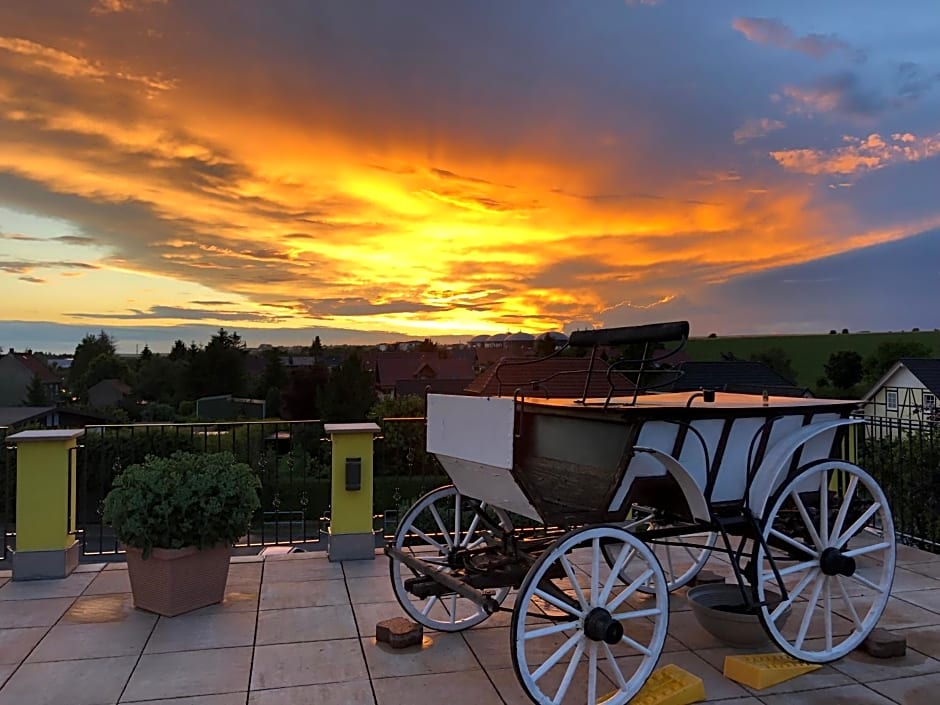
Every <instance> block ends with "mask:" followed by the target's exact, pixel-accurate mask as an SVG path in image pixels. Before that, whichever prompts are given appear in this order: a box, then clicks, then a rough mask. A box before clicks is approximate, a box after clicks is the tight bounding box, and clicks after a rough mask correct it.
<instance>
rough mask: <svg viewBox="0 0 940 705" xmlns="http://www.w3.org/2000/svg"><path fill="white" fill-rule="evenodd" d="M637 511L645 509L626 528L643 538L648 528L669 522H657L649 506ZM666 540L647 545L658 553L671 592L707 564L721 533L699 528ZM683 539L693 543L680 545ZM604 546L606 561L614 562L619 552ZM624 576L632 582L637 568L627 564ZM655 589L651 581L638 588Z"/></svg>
mask: <svg viewBox="0 0 940 705" xmlns="http://www.w3.org/2000/svg"><path fill="white" fill-rule="evenodd" d="M635 511H637V512H638V513H639V512H644V513H645V514H641V515H639V516H636V517H634V518H632V519H628V520H627V523H626V525H625V526H624V528H625V529H628V530H631V531H633V532H634V533H636V534H638V535H639V536H640V537H641V538H642V535H643V533H642V532H643V531H644V530H646V529H661V528H663V527H664V526H667V525H666V524H659V523H657V522H656V521H655V515H654V514H652V513H648V512H647V510H644V509H641V508H635ZM663 541H667V542H669V543H652V542H651V543H648V544H646V545H647V546H649V547H650V548H651V549H652V551H653V553H654V554H656V558H657V559H658V560H659V565H660V567H661V568H662V569H663V574H664V575H665V576H666V588H667V589H668V590H669V592H672V591H673V590H678V589H679V588H681V587H683V586H684V585H688V583H689V582H690V581H691V580H692V579H693V578H695V576H696V575H698V574H699V572H700V571H701V570H702V568H704V567H705V564H706V563H707V562H708V558H709V556H711V554H712V548H714V546H715V543H716V542H717V541H718V533H717V532H715V531H700V532H696V533H694V534H690V535H683V536H674V537H668V538H664V539H663ZM682 541H689V542H690V543H692V544H694V546H681V545H678V544H679V543H681V542H682ZM603 550H604V559H605V560H606V561H607V565H608V566H610V565H613V563H614V560H615V558H616V556H613V555H611V550H610V549H609V548H604V549H603ZM621 576H622V579H623V581H624V582H626V583H627V584H629V583H631V582H633V580H634V578H636V576H637V571H636V569H635V568H627V569H624V570H623V571H621ZM654 589H655V588H654V587H653V585H652V583H645V584H643V585H641V586H640V587H639V588H638V590H639V591H640V592H643V593H646V594H651V593H652V592H653V591H654Z"/></svg>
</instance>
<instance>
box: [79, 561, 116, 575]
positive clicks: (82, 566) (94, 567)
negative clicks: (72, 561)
mask: <svg viewBox="0 0 940 705" xmlns="http://www.w3.org/2000/svg"><path fill="white" fill-rule="evenodd" d="M106 565H108V564H107V563H79V564H78V565H77V566H76V567H75V570H74V571H73V572H75V573H97V572H98V571H101V570H104V568H105V566H106Z"/></svg>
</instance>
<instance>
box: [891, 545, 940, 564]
mask: <svg viewBox="0 0 940 705" xmlns="http://www.w3.org/2000/svg"><path fill="white" fill-rule="evenodd" d="M896 552H897V556H896V558H895V563H896V564H897V565H903V566H907V565H911V564H917V565H922V564H924V563H933V562H935V561H940V554H933V553H927V552H926V551H921V550H920V549H919V548H914V547H913V546H904V545H902V544H897V548H896Z"/></svg>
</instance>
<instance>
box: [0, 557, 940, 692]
mask: <svg viewBox="0 0 940 705" xmlns="http://www.w3.org/2000/svg"><path fill="white" fill-rule="evenodd" d="M898 558H899V562H898V570H897V575H896V579H895V587H894V593H893V596H892V597H891V600H890V603H889V605H888V609H887V611H886V613H885V615H884V617H883V618H882V622H881V626H883V627H885V628H887V629H892V630H899V631H902V632H903V633H904V634H905V635H906V636H907V641H908V653H907V655H906V656H905V657H903V658H899V659H891V660H884V661H879V660H876V659H873V658H870V657H868V656H866V655H864V654H862V653H860V652H854V653H852V654H851V655H850V656H848V657H846V658H845V659H843V660H841V661H839V662H837V663H835V664H832V665H830V666H826V667H824V668H822V669H821V670H819V671H816V672H815V673H811V674H808V675H805V676H802V677H800V678H797V679H795V680H792V681H789V682H787V683H783V684H780V685H778V686H775V687H773V688H770V689H767V690H764V691H760V692H755V691H751V690H749V689H748V688H745V687H743V686H740V685H738V684H736V683H734V682H732V681H729V680H726V679H725V678H724V677H723V676H722V674H721V670H720V669H721V665H722V662H723V659H724V656H725V655H726V654H728V653H733V650H731V649H728V648H725V647H723V646H722V645H721V644H720V643H719V642H718V641H716V640H715V639H714V638H713V637H711V636H710V635H709V634H708V633H706V632H705V631H703V630H702V629H701V627H699V626H698V624H697V623H696V621H695V619H694V617H693V615H692V614H691V612H690V611H688V606H687V604H686V601H685V599H684V597H682V594H681V593H682V592H683V591H680V594H679V595H677V596H676V597H675V598H674V599H673V602H674V604H673V608H672V615H671V619H670V627H669V635H670V637H671V638H668V639H667V640H666V647H665V651H664V653H663V656H662V658H661V659H660V665H662V664H664V663H675V664H678V665H679V666H681V667H682V668H685V669H686V670H688V671H691V672H693V673H695V674H697V675H698V676H700V677H702V678H703V679H704V681H705V689H706V695H707V697H708V698H709V700H710V702H713V703H734V704H735V705H756V704H758V703H766V704H767V705H782V704H783V703H787V704H789V703H796V704H806V705H814V704H816V703H825V704H826V705H888V704H890V703H903V704H905V705H914V704H917V705H920V704H922V703H923V704H927V703H933V702H937V701H938V700H937V698H938V696H937V693H938V692H940V660H938V659H940V556H934V555H930V554H925V553H921V552H919V551H916V550H914V549H909V548H905V547H899V556H898ZM712 568H713V566H712V563H709V569H712ZM8 579H9V573H0V684H2V687H0V705H46V704H56V705H58V704H62V705H98V704H99V703H100V704H102V705H105V704H113V703H119V702H120V703H127V702H140V701H146V702H148V703H150V705H155V704H156V703H160V704H161V705H236V704H238V705H245V704H246V703H248V704H249V705H288V704H291V705H293V704H295V703H297V704H310V705H312V704H317V705H347V704H350V705H358V704H360V703H362V704H369V703H378V705H397V704H402V705H406V704H407V705H414V704H415V703H420V704H422V705H424V704H427V705H432V704H436V703H445V702H446V703H447V705H463V704H464V703H467V704H470V703H473V704H474V705H489V704H490V703H492V704H494V705H497V704H507V705H508V704H515V703H519V704H523V703H529V702H530V701H529V700H528V698H527V697H526V696H525V695H524V693H523V692H522V690H521V688H520V687H519V685H518V684H517V682H516V677H515V674H514V672H513V670H512V661H511V658H510V653H509V649H510V647H509V633H508V623H509V615H508V614H499V615H496V616H494V617H493V618H491V619H490V620H489V621H487V622H485V623H484V624H482V625H479V626H477V627H475V628H473V629H470V630H469V631H466V632H463V633H459V634H441V633H434V632H429V633H426V637H429V638H426V640H425V646H424V647H423V648H419V647H414V648H413V649H411V650H407V651H403V652H390V651H388V650H386V649H385V648H384V647H381V646H377V645H376V643H375V640H374V637H373V634H374V627H375V623H376V622H377V621H379V620H382V619H385V618H388V617H393V616H397V615H399V614H400V613H401V612H400V608H399V607H398V605H397V603H395V601H394V597H393V595H392V591H391V585H390V583H389V578H388V564H387V561H386V559H385V558H384V557H381V556H377V558H376V560H375V561H360V562H352V563H344V564H335V563H330V562H329V561H327V560H326V557H325V556H324V555H323V554H318V553H304V554H292V555H290V556H281V557H269V558H268V559H267V560H264V561H261V560H260V559H257V558H242V559H235V561H234V562H233V565H232V567H231V572H230V575H229V584H228V593H227V596H226V599H225V602H224V603H223V604H222V605H219V606H214V607H209V608H206V609H202V610H198V611H196V612H192V613H190V614H188V615H183V616H180V617H176V618H173V619H167V618H162V617H160V618H158V617H156V616H155V615H151V614H147V613H144V612H141V611H137V610H135V609H134V608H133V604H132V601H131V596H130V594H129V589H130V588H129V584H128V581H127V571H126V569H125V565H124V564H123V563H113V564H107V565H103V564H97V565H83V566H81V567H80V568H79V572H76V573H75V574H73V575H71V576H70V577H68V578H66V579H64V580H54V581H43V582H33V583H13V582H10V581H9V580H8Z"/></svg>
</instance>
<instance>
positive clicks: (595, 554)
mask: <svg viewBox="0 0 940 705" xmlns="http://www.w3.org/2000/svg"><path fill="white" fill-rule="evenodd" d="M600 577H601V540H600V538H598V537H597V536H595V537H594V539H593V540H592V541H591V606H592V607H593V606H594V605H596V604H597V582H598V580H600Z"/></svg>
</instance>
